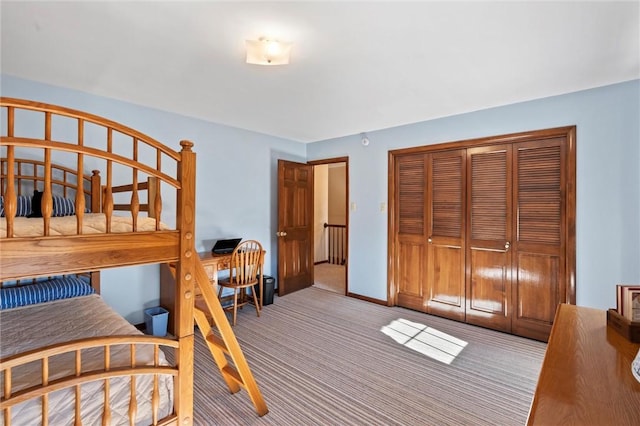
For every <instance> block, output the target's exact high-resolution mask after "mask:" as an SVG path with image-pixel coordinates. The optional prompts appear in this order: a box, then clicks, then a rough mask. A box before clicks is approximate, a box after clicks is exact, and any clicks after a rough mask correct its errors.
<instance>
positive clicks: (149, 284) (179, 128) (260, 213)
mask: <svg viewBox="0 0 640 426" xmlns="http://www.w3.org/2000/svg"><path fill="white" fill-rule="evenodd" d="M0 93H1V94H2V96H9V97H16V98H24V99H32V100H37V101H40V102H46V103H52V104H57V105H62V106H66V107H69V108H74V109H79V110H82V111H89V112H91V113H92V114H96V115H100V116H104V117H106V118H109V119H111V120H114V121H117V122H119V123H122V124H124V125H126V126H130V127H132V128H134V129H136V130H138V131H140V132H142V133H145V134H147V135H149V136H151V137H153V138H155V139H157V140H159V141H161V142H163V143H164V144H166V145H168V146H170V147H172V148H173V149H176V150H179V149H180V145H179V141H180V140H183V139H188V140H191V141H192V142H194V144H195V145H194V151H195V152H196V154H197V165H196V168H197V171H196V175H197V177H196V249H197V250H199V251H202V250H210V249H211V246H212V245H213V241H214V240H216V239H218V238H220V237H231V236H239V237H244V238H246V239H249V238H252V239H257V240H259V241H261V242H262V243H263V245H264V246H265V248H266V250H267V256H266V267H265V272H266V273H267V274H269V275H275V273H276V266H277V257H276V256H275V255H274V254H275V251H276V247H277V245H276V239H275V233H276V227H277V216H276V214H275V213H276V211H277V194H276V188H277V160H278V158H283V159H287V160H292V161H305V159H306V145H305V144H302V143H298V142H292V141H289V140H286V139H281V138H276V137H272V136H267V135H263V134H259V133H255V132H250V131H247V130H242V129H237V128H232V127H229V126H223V125H220V124H215V123H210V122H206V121H203V120H198V119H193V118H189V117H185V116H180V115H176V114H170V113H167V112H163V111H159V110H155V109H152V108H145V107H141V106H137V105H133V104H130V103H125V102H120V101H117V100H113V99H108V98H104V97H99V96H93V95H89V94H86V93H82V92H78V91H74V90H69V89H64V88H59V87H54V86H50V85H45V84H41V83H37V82H33V81H28V80H23V79H20V78H15V77H12V76H8V75H2V76H1V81H0ZM163 203H164V207H163V217H162V219H163V221H166V222H167V223H169V224H172V223H175V217H174V216H175V215H174V214H173V212H175V198H172V197H163ZM158 282H159V271H158V267H157V266H155V265H152V266H144V267H129V268H118V269H111V270H105V271H103V273H102V283H103V286H102V289H103V290H102V294H103V296H104V298H105V299H106V300H107V302H108V303H110V304H111V305H112V306H114V307H115V308H116V310H117V311H118V312H119V313H120V314H121V315H123V316H124V317H125V318H126V319H128V320H129V321H131V322H133V323H141V322H143V308H145V307H149V306H155V305H157V304H158V299H159V286H158Z"/></svg>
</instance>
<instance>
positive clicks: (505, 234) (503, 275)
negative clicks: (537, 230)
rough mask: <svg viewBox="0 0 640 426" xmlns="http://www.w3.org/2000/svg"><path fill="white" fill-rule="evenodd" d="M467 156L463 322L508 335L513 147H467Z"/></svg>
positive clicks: (509, 324)
mask: <svg viewBox="0 0 640 426" xmlns="http://www.w3.org/2000/svg"><path fill="white" fill-rule="evenodd" d="M467 153H468V157H467V162H468V163H467V164H468V177H467V182H468V187H469V190H468V192H467V194H468V197H469V198H468V204H469V208H468V224H467V233H468V240H467V245H468V248H467V272H468V274H467V310H466V320H467V322H469V323H471V324H476V325H481V326H484V327H489V328H493V329H497V330H503V331H510V330H511V318H510V309H511V307H510V306H509V304H510V303H511V285H510V280H511V251H510V248H511V239H512V210H513V209H512V197H511V191H512V185H511V145H497V146H489V147H481V148H470V149H469V150H468V151H467Z"/></svg>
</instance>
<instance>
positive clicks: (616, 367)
mask: <svg viewBox="0 0 640 426" xmlns="http://www.w3.org/2000/svg"><path fill="white" fill-rule="evenodd" d="M639 349H640V344H639V343H632V342H630V341H629V340H627V339H626V338H625V337H623V336H622V335H620V334H618V333H617V332H616V331H615V330H613V329H612V328H611V327H609V326H607V313H606V312H605V311H602V310H599V309H592V308H584V307H579V306H574V305H567V304H561V305H560V306H559V308H558V311H557V312H556V317H555V321H554V324H553V328H552V330H551V336H550V338H549V345H548V346H547V351H546V353H545V357H544V362H543V364H542V370H541V371H540V377H539V379H538V386H537V388H536V392H535V395H534V397H533V402H532V404H531V410H530V412H529V419H528V422H527V424H528V425H599V426H603V425H618V426H623V425H640V382H638V381H637V380H636V379H635V378H634V377H633V374H632V373H631V362H632V361H633V359H634V358H635V356H636V354H637V353H638V350H639Z"/></svg>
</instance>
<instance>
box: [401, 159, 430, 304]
mask: <svg viewBox="0 0 640 426" xmlns="http://www.w3.org/2000/svg"><path fill="white" fill-rule="evenodd" d="M395 167H396V170H395V172H394V173H395V176H396V182H397V183H396V194H397V198H398V205H397V208H396V215H395V218H396V221H397V222H396V229H397V233H396V236H395V240H396V241H395V245H396V253H397V257H396V259H395V262H396V272H395V282H396V288H397V292H396V297H397V299H396V303H397V304H398V305H399V306H403V307H406V308H409V309H415V310H420V311H424V310H425V309H426V297H427V295H426V294H425V283H426V275H425V274H426V263H427V246H426V244H427V236H426V231H427V212H426V208H425V203H426V199H427V196H426V173H427V171H426V169H427V162H426V154H424V153H417V154H409V155H403V156H399V157H398V158H397V160H396V166H395Z"/></svg>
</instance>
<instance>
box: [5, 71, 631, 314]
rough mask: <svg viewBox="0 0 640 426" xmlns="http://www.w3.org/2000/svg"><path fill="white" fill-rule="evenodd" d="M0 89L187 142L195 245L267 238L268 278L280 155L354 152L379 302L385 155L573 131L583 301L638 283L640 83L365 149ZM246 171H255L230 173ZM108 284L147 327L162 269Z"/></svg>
mask: <svg viewBox="0 0 640 426" xmlns="http://www.w3.org/2000/svg"><path fill="white" fill-rule="evenodd" d="M0 92H1V94H2V96H12V97H19V98H27V99H34V100H39V101H42V102H47V103H54V104H60V105H65V106H68V107H71V108H76V109H80V110H85V111H90V112H92V113H94V114H97V115H102V116H106V117H108V118H110V119H112V120H115V121H118V122H121V123H123V124H125V125H128V126H131V127H133V128H135V129H137V130H139V131H141V132H143V133H146V134H149V135H150V136H152V137H154V138H156V139H158V140H160V141H162V142H164V143H165V144H168V145H170V146H172V147H175V148H176V149H178V147H179V145H178V142H179V140H181V139H190V140H192V141H193V142H194V143H195V147H194V150H195V151H196V153H197V155H198V157H197V158H198V160H197V161H198V163H197V184H196V185H197V189H196V193H197V195H196V196H197V214H196V236H197V240H196V245H197V248H198V250H208V249H209V248H210V246H211V242H212V240H214V239H216V238H218V237H222V236H231V235H239V236H242V237H245V238H249V237H251V238H256V239H259V240H261V241H263V242H266V244H265V245H266V246H267V253H268V254H267V267H266V270H267V273H269V274H270V275H276V261H277V258H276V256H275V252H276V240H275V238H274V235H275V232H276V226H277V217H276V211H277V198H276V195H277V194H276V193H275V190H276V187H277V179H276V178H277V167H276V166H277V159H278V158H283V159H288V160H293V161H305V160H317V159H324V158H333V157H342V156H348V157H349V168H350V170H349V180H350V182H349V195H350V202H351V203H355V206H356V209H355V210H351V211H350V218H349V221H350V222H349V225H350V235H349V244H350V246H349V251H350V253H349V285H350V291H352V292H354V293H357V294H360V295H363V296H368V297H372V298H376V299H382V300H385V299H386V283H387V267H386V265H387V211H386V210H385V211H382V212H381V211H380V204H381V203H385V205H386V203H387V184H388V182H387V160H388V151H389V150H391V149H398V148H405V147H411V146H421V145H430V144H436V143H441V142H450V141H456V140H464V139H470V138H479V137H483V136H493V135H500V134H506V133H514V132H522V131H526V130H535V129H544V128H550V127H558V126H567V125H576V126H577V177H578V182H577V224H576V240H577V303H578V304H580V305H584V306H592V307H597V308H601V309H607V308H609V307H612V306H615V293H614V287H615V284H617V283H640V224H639V222H640V168H639V165H640V124H639V119H638V117H639V116H640V81H638V80H636V81H632V82H627V83H622V84H616V85H612V86H607V87H602V88H597V89H592V90H587V91H582V92H576V93H572V94H568V95H562V96H556V97H551V98H546V99H540V100H536V101H531V102H524V103H519V104H514V105H509V106H505V107H500V108H492V109H488V110H483V111H478V112H473V113H468V114H462V115H458V116H453V117H447V118H442V119H437V120H430V121H425V122H422V123H417V124H412V125H406V126H400V127H396V128H391V129H386V130H380V131H375V132H368V133H367V134H368V136H369V139H370V141H371V143H370V144H369V146H367V147H364V146H362V145H361V144H360V136H359V135H353V136H349V137H344V138H339V139H334V140H328V141H321V142H316V143H312V144H308V145H304V144H300V143H297V142H292V141H288V140H284V139H280V138H275V137H271V136H266V135H262V134H257V133H254V132H249V131H246V130H242V129H236V128H231V127H228V126H223V125H219V124H215V123H210V122H205V121H202V120H197V119H193V118H189V117H184V116H180V115H176V114H169V113H166V112H162V111H158V110H155V109H151V108H145V107H140V106H136V105H132V104H128V103H124V102H119V101H115V100H112V99H108V98H104V97H97V96H92V95H88V94H85V93H81V92H77V91H73V90H68V89H63V88H57V87H53V86H49V85H43V84H40V83H36V82H33V81H26V80H22V79H19V78H15V77H11V76H6V75H2V81H1V85H0ZM366 130H367V129H363V131H366ZM245 167H249V168H251V170H252V171H251V173H240V174H234V173H236V172H237V171H238V170H241V169H245ZM221 174H222V175H226V176H231V175H233V176H234V179H230V178H228V177H227V178H220V175H221ZM247 200H248V202H249V203H250V205H249V206H248V205H247ZM167 201H168V200H166V199H165V202H167ZM165 211H171V207H167V208H166V209H165ZM163 219H164V218H163ZM103 282H104V283H105V285H104V286H103V288H104V291H103V294H104V296H105V298H106V299H107V301H108V302H109V303H111V304H112V305H113V306H114V307H115V308H116V310H118V312H120V313H121V314H122V315H123V316H125V317H126V318H127V319H128V320H129V321H131V322H134V323H139V322H142V320H143V316H142V310H143V308H144V307H148V306H153V305H155V304H157V300H158V289H157V282H158V271H157V267H155V266H145V267H137V268H121V269H114V270H110V271H105V272H104V273H103Z"/></svg>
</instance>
